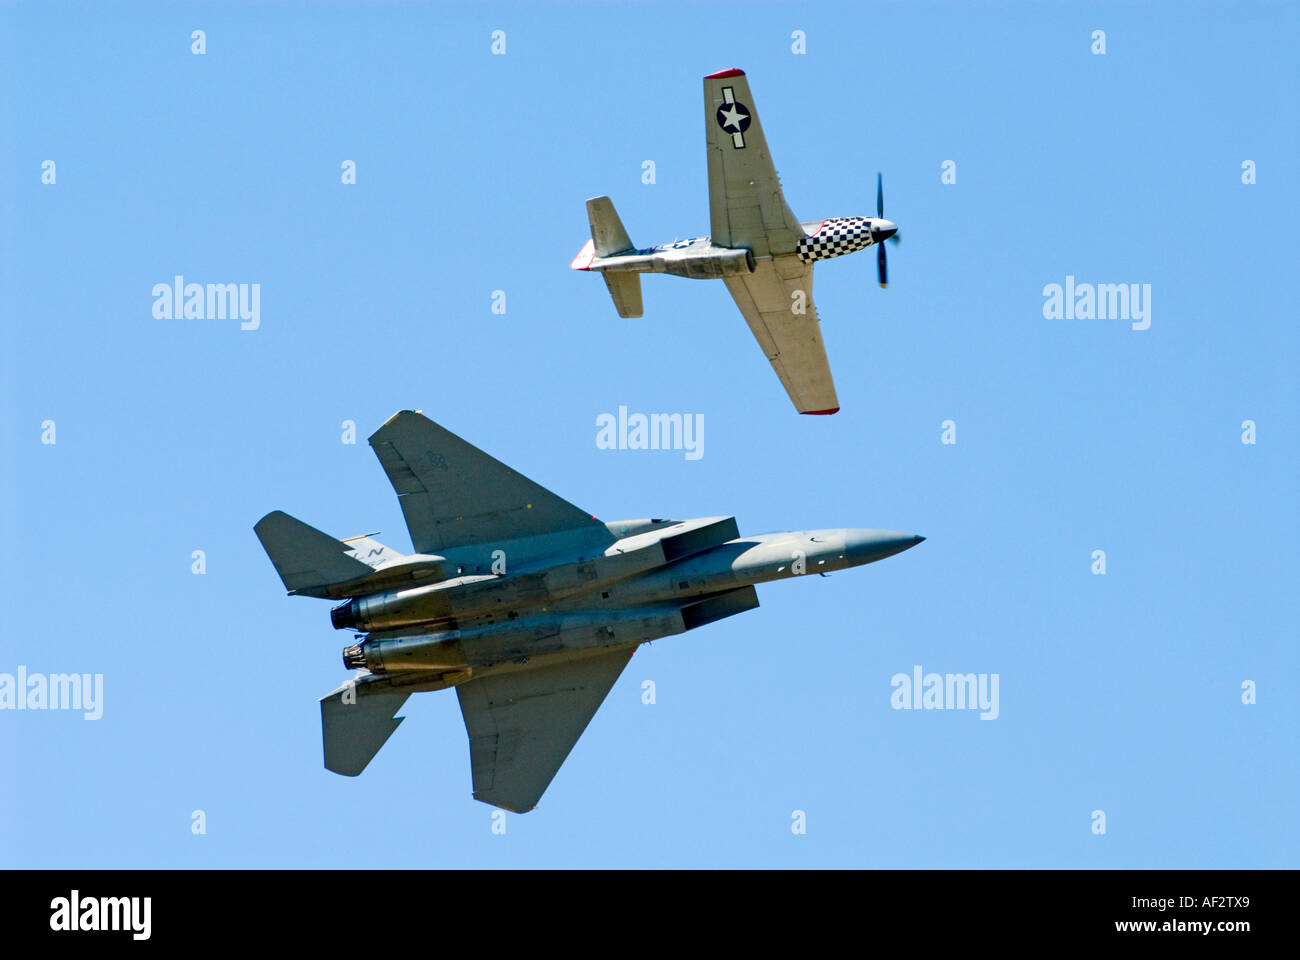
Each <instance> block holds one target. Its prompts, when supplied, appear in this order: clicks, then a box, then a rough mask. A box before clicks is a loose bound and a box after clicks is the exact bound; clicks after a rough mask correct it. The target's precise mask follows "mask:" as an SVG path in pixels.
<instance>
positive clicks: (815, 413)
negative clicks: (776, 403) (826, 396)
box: [799, 407, 840, 417]
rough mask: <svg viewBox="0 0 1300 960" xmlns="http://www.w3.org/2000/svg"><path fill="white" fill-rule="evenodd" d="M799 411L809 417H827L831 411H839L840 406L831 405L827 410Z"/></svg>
mask: <svg viewBox="0 0 1300 960" xmlns="http://www.w3.org/2000/svg"><path fill="white" fill-rule="evenodd" d="M799 412H800V413H803V414H805V415H807V416H810V417H829V416H830V415H831V414H832V413H839V412H840V408H839V407H831V408H830V409H829V410H801V411H799Z"/></svg>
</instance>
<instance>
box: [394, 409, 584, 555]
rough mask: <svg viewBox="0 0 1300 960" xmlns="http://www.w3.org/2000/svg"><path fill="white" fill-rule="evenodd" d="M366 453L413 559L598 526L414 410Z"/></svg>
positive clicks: (403, 414)
mask: <svg viewBox="0 0 1300 960" xmlns="http://www.w3.org/2000/svg"><path fill="white" fill-rule="evenodd" d="M370 446H371V447H373V448H374V451H375V455H376V456H378V457H379V462H380V464H381V465H382V466H383V468H384V472H385V473H386V474H388V479H389V482H391V483H392V485H393V489H394V490H396V491H397V496H398V500H399V501H400V502H401V504H402V514H403V515H404V516H405V518H406V526H407V529H409V530H410V532H411V542H412V543H413V544H414V545H415V549H416V551H417V552H418V553H430V554H436V553H438V552H439V551H440V550H446V549H450V548H453V547H459V546H464V545H466V544H473V543H491V542H494V541H502V540H511V539H517V538H522V537H529V536H536V535H539V534H547V533H555V532H557V531H561V530H573V529H579V528H583V527H593V528H595V527H603V524H601V523H600V522H599V521H598V520H596V519H595V518H593V517H592V516H591V515H590V514H588V513H587V512H586V511H584V510H580V509H578V508H577V507H575V506H574V505H573V504H571V503H569V502H568V501H567V500H563V499H561V498H560V497H557V496H556V495H555V494H553V493H551V492H550V491H549V490H547V489H546V488H545V487H543V486H541V485H540V484H537V483H534V482H533V481H532V480H529V479H528V478H527V477H525V476H523V475H522V474H520V473H517V472H516V471H514V470H511V469H510V468H509V467H507V466H506V465H505V464H504V463H501V462H500V461H499V460H496V459H493V458H492V457H490V456H488V455H487V454H486V453H484V452H483V451H482V450H479V449H478V448H477V447H475V446H473V445H472V444H469V443H466V442H465V441H464V440H462V439H461V438H460V437H458V436H456V435H455V434H454V433H451V432H450V431H448V430H446V429H444V428H442V427H440V426H438V424H436V423H434V422H433V421H432V420H430V419H428V418H427V417H424V416H422V415H420V414H419V413H415V412H414V411H411V410H403V411H402V412H401V413H398V414H396V415H395V416H393V417H392V418H390V419H389V421H388V422H387V423H385V424H384V425H383V426H382V427H380V428H379V429H378V430H377V431H375V433H374V434H373V435H372V436H371V437H370Z"/></svg>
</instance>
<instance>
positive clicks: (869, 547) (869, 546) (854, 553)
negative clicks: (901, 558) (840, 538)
mask: <svg viewBox="0 0 1300 960" xmlns="http://www.w3.org/2000/svg"><path fill="white" fill-rule="evenodd" d="M924 539H925V537H922V536H920V535H919V534H915V533H899V532H898V531H897V530H845V531H844V554H845V556H846V557H848V558H849V559H850V560H852V561H853V562H854V563H874V562H875V561H877V560H884V559H885V558H886V557H892V556H893V555H894V554H896V553H902V552H903V551H904V550H910V549H912V547H914V546H916V545H917V544H918V543H920V542H921V541H922V540H924Z"/></svg>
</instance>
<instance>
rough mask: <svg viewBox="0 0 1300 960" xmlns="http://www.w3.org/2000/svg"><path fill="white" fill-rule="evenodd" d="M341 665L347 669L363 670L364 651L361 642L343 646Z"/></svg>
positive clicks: (364, 662) (364, 663)
mask: <svg viewBox="0 0 1300 960" xmlns="http://www.w3.org/2000/svg"><path fill="white" fill-rule="evenodd" d="M343 666H344V668H345V669H348V670H363V669H365V666H366V653H365V651H364V650H362V649H361V644H359V643H357V644H353V645H352V646H350V647H344V648H343Z"/></svg>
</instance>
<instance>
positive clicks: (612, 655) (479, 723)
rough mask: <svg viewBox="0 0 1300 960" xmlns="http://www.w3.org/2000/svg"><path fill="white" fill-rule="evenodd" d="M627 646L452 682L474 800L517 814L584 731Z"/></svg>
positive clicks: (539, 792) (621, 665) (544, 784)
mask: <svg viewBox="0 0 1300 960" xmlns="http://www.w3.org/2000/svg"><path fill="white" fill-rule="evenodd" d="M635 649H636V645H635V644H630V645H628V646H626V647H621V648H615V649H610V648H603V649H602V650H600V651H599V652H597V653H595V654H594V655H592V656H587V657H584V658H582V659H579V660H570V661H567V662H565V663H560V664H556V665H555V666H550V667H537V668H534V669H528V670H521V671H519V672H517V673H504V674H496V675H493V676H486V677H480V678H478V679H477V680H470V681H468V682H466V683H462V684H460V685H459V686H458V687H456V693H457V695H458V696H459V697H460V709H461V713H462V714H464V717H465V730H466V732H467V733H468V734H469V760H470V767H471V769H472V770H473V775H474V798H475V799H476V800H482V801H483V802H484V803H490V804H492V805H494V806H498V807H504V808H505V809H507V810H513V811H515V812H516V813H525V812H527V811H528V810H531V809H532V808H533V807H535V806H536V805H537V801H538V800H539V799H541V796H542V794H543V793H544V792H545V791H546V788H547V787H548V786H550V783H551V780H552V779H554V777H555V774H556V773H557V772H558V771H559V769H560V765H561V764H563V763H564V760H565V758H566V757H567V756H568V755H569V751H570V750H572V749H573V745H574V744H575V743H577V742H578V738H579V737H581V736H582V731H584V730H586V729H587V724H588V723H589V722H590V721H591V718H592V717H593V716H594V715H595V713H596V711H597V710H598V709H599V708H600V705H601V703H602V702H603V701H604V699H605V695H606V694H608V693H609V690H610V688H611V687H612V686H613V685H614V681H615V680H617V679H618V676H619V674H620V673H622V672H623V668H624V667H625V666H626V665H627V662H628V660H629V659H631V657H632V651H633V650H635Z"/></svg>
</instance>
